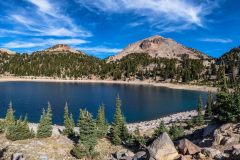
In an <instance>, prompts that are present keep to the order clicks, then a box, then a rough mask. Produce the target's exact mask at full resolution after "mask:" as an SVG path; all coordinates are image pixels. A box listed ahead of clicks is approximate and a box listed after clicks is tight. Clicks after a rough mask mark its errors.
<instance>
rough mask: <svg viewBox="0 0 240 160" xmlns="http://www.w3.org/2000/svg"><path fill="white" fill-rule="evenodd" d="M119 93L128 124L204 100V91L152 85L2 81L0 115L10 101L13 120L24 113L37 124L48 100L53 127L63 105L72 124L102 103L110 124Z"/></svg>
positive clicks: (57, 120) (194, 106) (184, 108)
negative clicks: (13, 112)
mask: <svg viewBox="0 0 240 160" xmlns="http://www.w3.org/2000/svg"><path fill="white" fill-rule="evenodd" d="M118 94H119V96H120V98H121V99H122V110H123V113H124V115H125V117H126V121H127V122H139V121H145V120H152V119H157V118H159V117H162V116H165V115H169V114H172V113H176V112H182V111H187V110H192V109H195V108H196V105H197V100H198V97H199V96H200V95H201V96H202V98H203V101H206V98H207V93H205V92H200V91H188V90H175V89H169V88H164V87H155V86H142V85H122V84H99V83H98V84H92V83H51V82H49V83H47V82H1V83H0V116H1V117H4V116H5V114H6V110H7V107H8V104H9V102H10V101H12V103H13V107H14V109H15V111H16V112H15V115H16V117H19V116H20V115H23V116H24V115H25V114H27V115H28V119H29V121H31V122H38V121H39V118H40V114H41V113H42V108H43V107H46V106H47V103H48V101H49V102H50V103H51V106H52V109H53V122H54V124H62V123H63V112H64V105H65V103H66V102H68V105H69V110H70V111H71V112H72V113H73V115H74V119H75V121H77V119H78V115H79V109H80V108H86V109H87V110H88V111H90V112H92V113H93V115H94V116H96V113H97V109H98V105H99V104H101V103H104V104H105V110H106V117H107V119H108V121H112V117H113V114H114V111H115V99H116V96H117V95H118Z"/></svg>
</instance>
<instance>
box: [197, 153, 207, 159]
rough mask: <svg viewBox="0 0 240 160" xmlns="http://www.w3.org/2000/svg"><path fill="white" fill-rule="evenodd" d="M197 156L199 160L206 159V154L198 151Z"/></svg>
mask: <svg viewBox="0 0 240 160" xmlns="http://www.w3.org/2000/svg"><path fill="white" fill-rule="evenodd" d="M197 157H198V159H199V160H206V156H205V155H204V154H202V153H198V155H197Z"/></svg>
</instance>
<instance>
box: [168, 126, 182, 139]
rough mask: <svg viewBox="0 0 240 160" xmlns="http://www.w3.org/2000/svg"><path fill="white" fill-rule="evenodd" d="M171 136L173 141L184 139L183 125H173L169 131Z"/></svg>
mask: <svg viewBox="0 0 240 160" xmlns="http://www.w3.org/2000/svg"><path fill="white" fill-rule="evenodd" d="M169 135H170V137H171V138H172V140H177V139H178V138H180V137H182V136H183V135H184V129H183V127H182V125H181V124H180V126H177V125H176V124H173V125H172V126H171V127H170V129H169Z"/></svg>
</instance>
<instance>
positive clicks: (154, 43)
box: [109, 35, 210, 61]
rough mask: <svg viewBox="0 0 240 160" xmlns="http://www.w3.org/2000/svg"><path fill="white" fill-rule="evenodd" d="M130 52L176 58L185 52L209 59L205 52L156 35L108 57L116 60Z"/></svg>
mask: <svg viewBox="0 0 240 160" xmlns="http://www.w3.org/2000/svg"><path fill="white" fill-rule="evenodd" d="M131 53H147V54H149V55H150V56H151V57H162V58H169V59H170V58H177V59H180V58H181V57H182V55H184V54H187V55H189V58H191V59H209V58H210V57H209V56H207V55H206V54H204V53H202V52H200V51H198V50H196V49H192V48H188V47H185V46H183V45H182V44H179V43H177V42H176V41H174V40H172V39H170V38H164V37H162V36H159V35H156V36H152V37H149V38H146V39H143V40H140V41H137V42H135V43H132V44H129V45H128V46H127V47H126V48H125V49H123V50H122V51H121V52H120V53H118V54H117V55H115V56H111V57H109V60H113V61H115V60H118V59H121V58H123V57H125V56H127V55H129V54H131Z"/></svg>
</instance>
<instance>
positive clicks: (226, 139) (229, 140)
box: [221, 135, 239, 145]
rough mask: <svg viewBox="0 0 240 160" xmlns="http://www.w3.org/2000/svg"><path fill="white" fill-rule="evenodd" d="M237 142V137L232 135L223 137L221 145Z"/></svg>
mask: <svg viewBox="0 0 240 160" xmlns="http://www.w3.org/2000/svg"><path fill="white" fill-rule="evenodd" d="M236 143H239V137H238V136H237V135H236V136H233V137H224V138H223V139H222V141H221V144H222V145H227V144H236Z"/></svg>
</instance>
